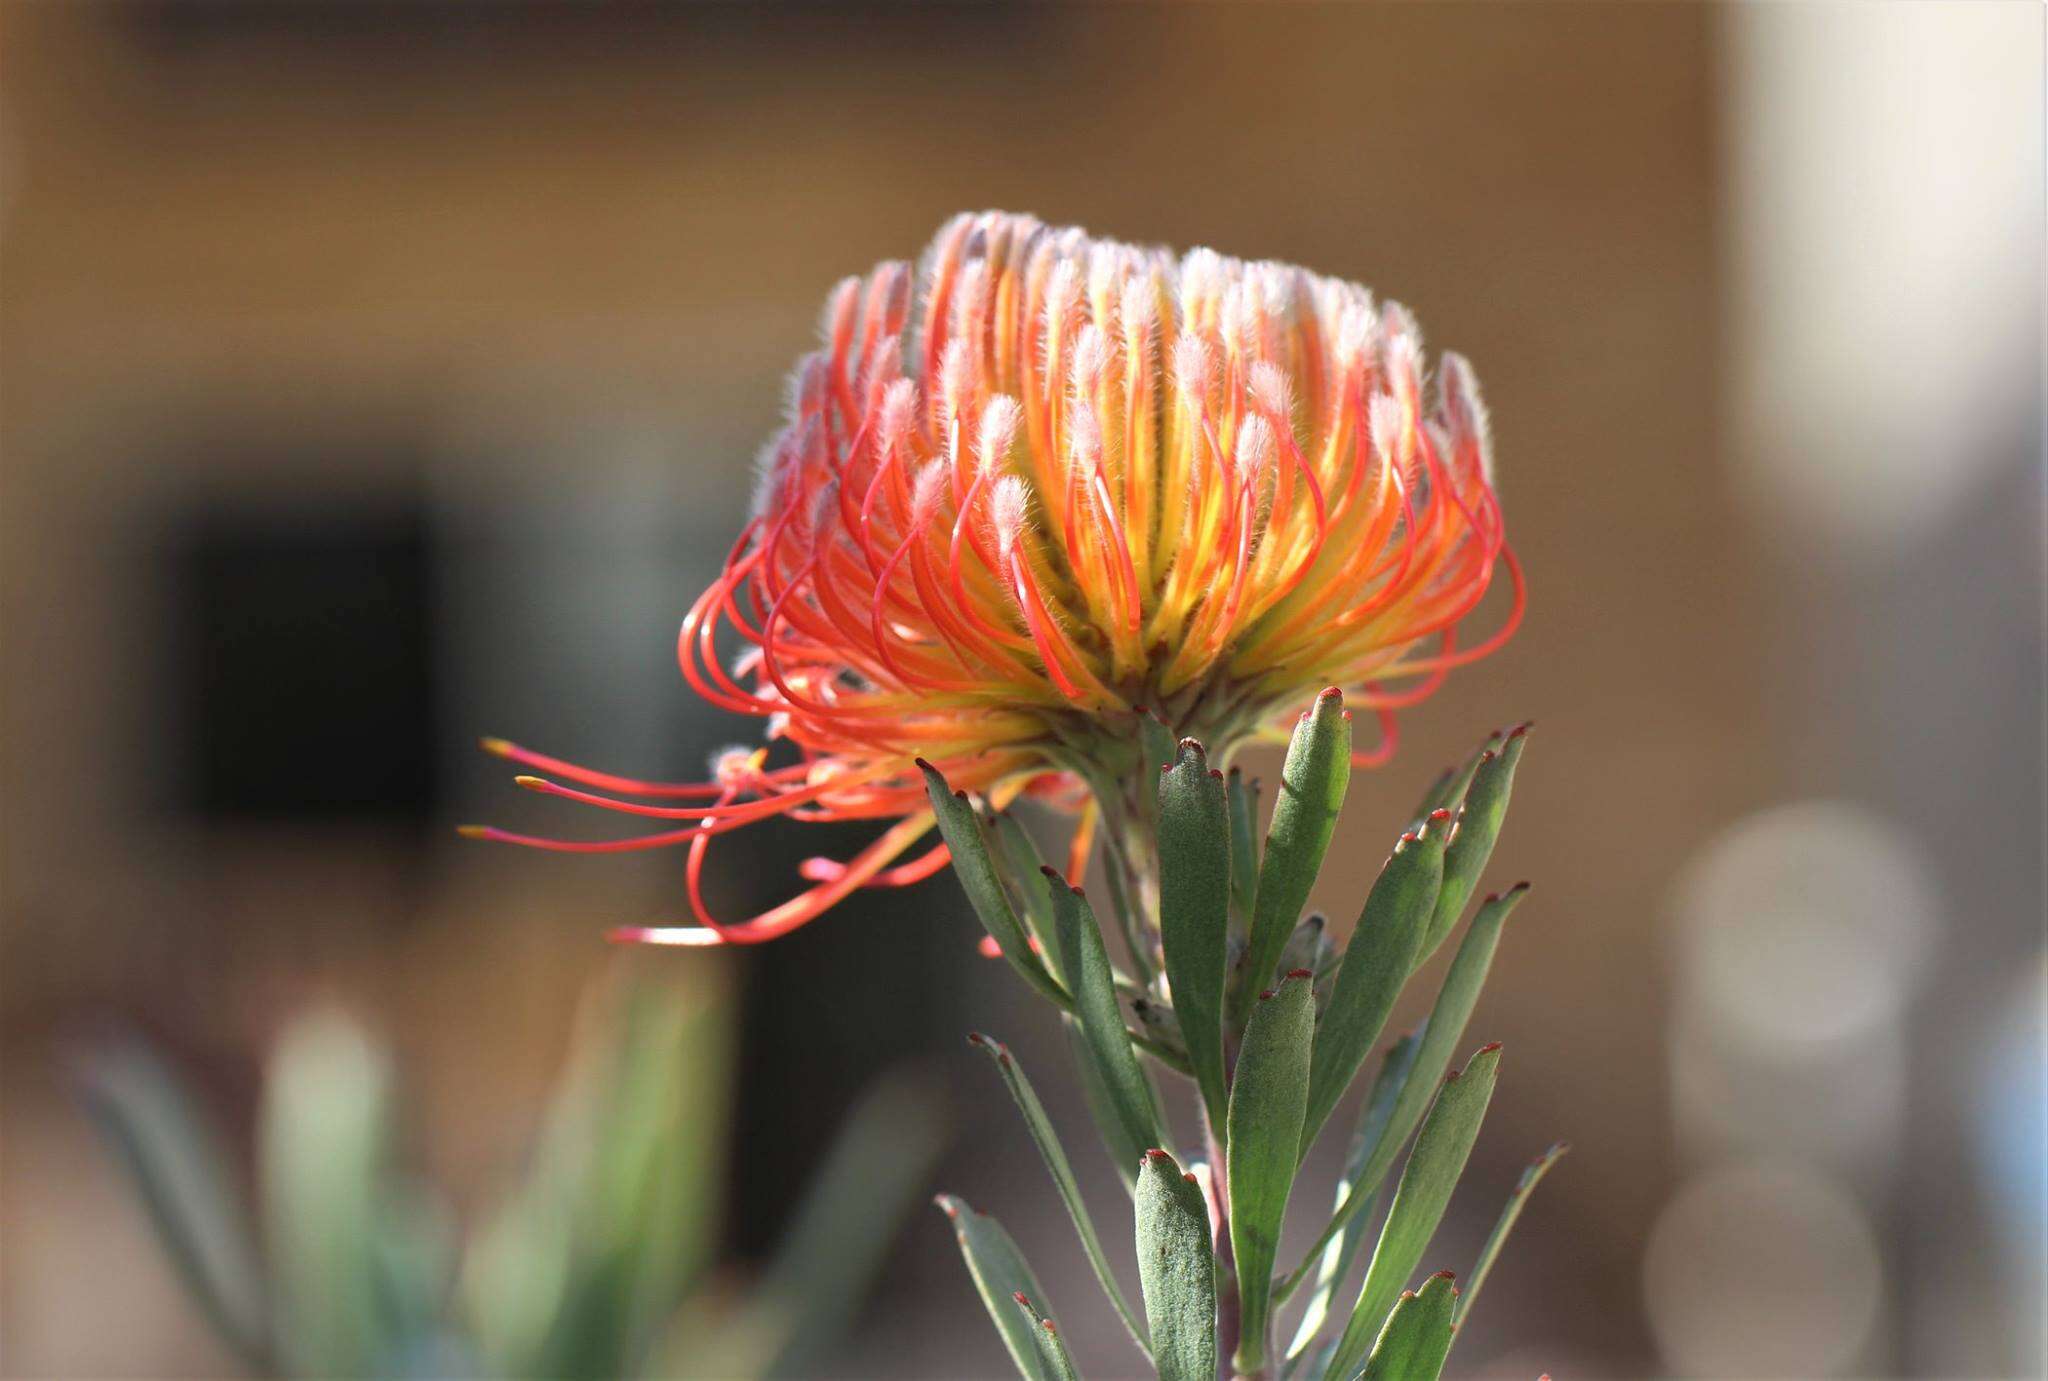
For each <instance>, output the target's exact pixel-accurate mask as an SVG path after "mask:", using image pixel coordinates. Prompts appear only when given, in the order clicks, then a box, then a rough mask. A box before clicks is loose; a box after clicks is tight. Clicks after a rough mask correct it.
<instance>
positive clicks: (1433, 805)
mask: <svg viewBox="0 0 2048 1381" xmlns="http://www.w3.org/2000/svg"><path fill="white" fill-rule="evenodd" d="M1500 741H1501V731H1500V730H1498V729H1495V730H1494V731H1493V732H1492V733H1490V734H1488V735H1487V736H1486V741H1485V742H1484V743H1481V744H1480V745H1479V746H1478V747H1477V748H1474V749H1473V750H1472V751H1471V753H1470V754H1468V755H1467V756H1466V758H1465V760H1464V761H1463V762H1461V763H1459V764H1457V765H1456V766H1454V767H1446V768H1445V769H1444V770H1443V771H1441V772H1439V773H1437V777H1436V780H1435V781H1433V782H1431V783H1430V784H1429V790H1428V791H1426V792H1424V793H1423V794H1422V801H1421V804H1419V805H1417V806H1416V807H1415V813H1414V814H1413V815H1411V816H1409V817H1408V827H1409V828H1410V829H1413V828H1414V827H1415V826H1417V825H1420V824H1421V823H1422V822H1423V821H1424V820H1427V819H1428V818H1429V817H1430V816H1431V815H1432V814H1434V813H1435V812H1437V811H1439V810H1448V811H1449V812H1451V814H1453V815H1456V814H1457V813H1458V807H1459V806H1461V805H1463V804H1464V801H1465V791H1466V789H1467V788H1468V787H1470V786H1471V785H1472V774H1473V773H1474V772H1477V771H1478V770H1479V763H1480V760H1481V759H1482V758H1484V757H1485V756H1486V755H1487V754H1488V753H1498V752H1499V751H1500Z"/></svg>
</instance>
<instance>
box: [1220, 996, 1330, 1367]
mask: <svg viewBox="0 0 2048 1381" xmlns="http://www.w3.org/2000/svg"><path fill="white" fill-rule="evenodd" d="M1315 1032H1316V1012H1315V1001H1314V994H1313V991H1312V986H1311V983H1310V980H1309V976H1308V975H1307V974H1306V973H1302V974H1298V975H1297V974H1289V975H1288V976H1287V977H1286V978H1284V979H1282V980H1281V982H1280V986H1279V987H1277V988H1273V989H1270V990H1268V991H1267V992H1265V993H1262V994H1260V996H1259V997H1258V999H1257V1002H1256V1005H1255V1006H1254V1008H1253V1009H1252V1019H1251V1021H1250V1022H1248V1023H1247V1024H1246V1026H1245V1033H1244V1048H1243V1050H1242V1051H1241V1052H1240V1053H1239V1055H1238V1057H1237V1073H1236V1079H1235V1082H1234V1083H1233V1084H1232V1085H1231V1090H1230V1143H1229V1145H1230V1152H1229V1155H1228V1157H1227V1160H1228V1165H1229V1168H1228V1176H1229V1187H1230V1196H1229V1203H1230V1246H1231V1251H1232V1254H1233V1257H1234V1259H1235V1261H1236V1264H1237V1281H1238V1286H1237V1288H1238V1299H1239V1303H1240V1306H1241V1314H1240V1318H1241V1321H1242V1322H1241V1327H1240V1331H1239V1336H1238V1345H1237V1356H1236V1358H1235V1359H1234V1360H1233V1363H1232V1364H1233V1365H1234V1366H1235V1367H1236V1368H1237V1370H1238V1371H1239V1372H1240V1373H1241V1374H1243V1375H1246V1376H1250V1375H1254V1374H1256V1373H1257V1372H1258V1371H1260V1370H1261V1369H1262V1368H1263V1367H1264V1366H1265V1363H1266V1358H1265V1346H1266V1334H1267V1333H1268V1331H1269V1329H1268V1327H1267V1317H1268V1314H1269V1300H1270V1295H1271V1291H1272V1285H1273V1257H1274V1254H1275V1253H1276V1251H1277V1250H1278V1248H1279V1245H1280V1227H1281V1224H1282V1222H1283V1221H1284V1220H1285V1218H1286V1216H1287V1199H1288V1195H1289V1194H1290V1193H1292V1192H1293V1189H1294V1171H1295V1167H1296V1166H1297V1165H1298V1164H1299V1163H1300V1158H1301V1130H1302V1114H1303V1112H1304V1111H1305V1110H1306V1108H1307V1106H1308V1087H1309V1052H1310V1047H1311V1046H1312V1045H1313V1043H1314V1041H1315Z"/></svg>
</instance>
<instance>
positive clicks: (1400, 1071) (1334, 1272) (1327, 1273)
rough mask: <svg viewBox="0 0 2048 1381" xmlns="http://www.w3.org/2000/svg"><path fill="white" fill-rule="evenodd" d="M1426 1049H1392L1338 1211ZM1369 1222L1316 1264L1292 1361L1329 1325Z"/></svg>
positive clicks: (1348, 1158)
mask: <svg viewBox="0 0 2048 1381" xmlns="http://www.w3.org/2000/svg"><path fill="white" fill-rule="evenodd" d="M1421 1046H1422V1041H1421V1036H1420V1033H1419V1032H1415V1031H1410V1032H1409V1033H1408V1034H1407V1035H1405V1036H1403V1037H1401V1039H1399V1040H1397V1041H1395V1042H1394V1043H1393V1045H1392V1046H1390V1047H1388V1049H1387V1053H1386V1056H1385V1057H1384V1058H1383V1059H1382V1060H1381V1061H1380V1069H1379V1073H1378V1074H1377V1075H1376V1076H1375V1077H1374V1078H1373V1082H1372V1090H1371V1092H1369V1093H1367V1094H1366V1096H1365V1103H1364V1105H1363V1106H1362V1107H1361V1108H1360V1110H1359V1114H1358V1130H1357V1131H1356V1132H1354V1133H1353V1134H1352V1137H1351V1147H1350V1150H1349V1151H1348V1152H1347V1153H1346V1155H1345V1157H1344V1173H1343V1175H1342V1176H1341V1177H1340V1178H1339V1179H1338V1181H1337V1202H1336V1206H1335V1207H1336V1209H1342V1208H1343V1207H1344V1202H1345V1199H1346V1198H1347V1197H1348V1196H1349V1195H1350V1193H1351V1191H1352V1190H1353V1189H1354V1188H1355V1187H1356V1186H1357V1185H1358V1183H1359V1181H1360V1180H1361V1179H1362V1178H1364V1175H1365V1169H1366V1165H1367V1164H1368V1163H1369V1162H1370V1160H1371V1159H1372V1155H1373V1152H1374V1151H1375V1150H1377V1149H1378V1147H1379V1145H1380V1142H1381V1141H1383V1140H1384V1139H1385V1137H1386V1135H1387V1129H1388V1125H1389V1124H1390V1123H1391V1122H1392V1121H1393V1117H1394V1102H1395V1100H1396V1099H1397V1098H1399V1097H1400V1094H1401V1089H1402V1088H1403V1087H1404V1086H1405V1085H1406V1083H1407V1081H1408V1071H1409V1070H1410V1069H1412V1068H1414V1066H1415V1054H1416V1052H1417V1051H1418V1050H1419V1049H1420V1048H1421ZM1365 1221H1366V1220H1365V1215H1363V1214H1354V1215H1353V1216H1352V1217H1351V1218H1350V1219H1348V1220H1347V1221H1346V1222H1345V1223H1344V1225H1343V1228H1342V1230H1341V1231H1339V1232H1338V1234H1337V1236H1336V1237H1335V1238H1334V1239H1333V1240H1332V1241H1331V1242H1330V1244H1329V1245H1328V1246H1326V1247H1324V1248H1323V1252H1322V1256H1321V1258H1320V1259H1317V1261H1316V1288H1315V1292H1314V1293H1313V1294H1311V1295H1310V1296H1309V1300H1308V1308H1307V1309H1306V1310H1304V1311H1303V1313H1302V1316H1301V1321H1300V1323H1299V1324H1298V1325H1297V1326H1296V1328H1295V1330H1294V1341H1293V1342H1291V1343H1289V1344H1288V1346H1287V1355H1288V1356H1289V1357H1298V1356H1300V1355H1301V1354H1302V1353H1303V1352H1304V1351H1305V1350H1306V1349H1307V1348H1308V1345H1309V1344H1310V1343H1311V1342H1313V1341H1314V1340H1315V1336H1316V1334H1318V1333H1320V1332H1322V1328H1323V1324H1324V1322H1325V1321H1326V1320H1328V1318H1329V1317H1330V1305H1331V1303H1332V1301H1333V1300H1334V1299H1335V1298H1336V1294H1337V1288H1338V1286H1340V1285H1342V1284H1343V1282H1344V1279H1345V1277H1347V1276H1349V1275H1350V1274H1351V1265H1352V1262H1353V1261H1354V1260H1356V1259H1357V1256H1358V1248H1359V1245H1360V1243H1362V1242H1363V1241H1364V1240H1365Z"/></svg>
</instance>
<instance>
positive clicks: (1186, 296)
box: [1180, 247, 1223, 307]
mask: <svg viewBox="0 0 2048 1381" xmlns="http://www.w3.org/2000/svg"><path fill="white" fill-rule="evenodd" d="M1222 286H1223V256H1222V255H1220V254H1218V253H1217V252H1216V251H1215V250H1213V249H1205V248H1201V247H1197V248H1195V249H1191V250H1189V251H1188V252H1187V253H1186V254H1184V255H1182V256H1181V261H1180V300H1181V302H1182V304H1183V306H1187V307H1192V306H1198V305H1200V304H1202V303H1204V302H1206V301H1207V300H1208V299H1209V298H1211V297H1213V296H1214V295H1215V294H1216V293H1217V292H1218V291H1219V290H1220V289H1221V288H1222Z"/></svg>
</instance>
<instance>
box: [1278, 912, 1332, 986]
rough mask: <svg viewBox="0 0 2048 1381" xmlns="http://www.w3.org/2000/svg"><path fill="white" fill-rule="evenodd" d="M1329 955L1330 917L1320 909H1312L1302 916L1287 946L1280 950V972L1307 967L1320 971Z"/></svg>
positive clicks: (1290, 971) (1314, 971)
mask: <svg viewBox="0 0 2048 1381" xmlns="http://www.w3.org/2000/svg"><path fill="white" fill-rule="evenodd" d="M1329 957H1330V920H1329V917H1327V916H1325V915H1324V914H1323V913H1322V912H1320V911H1311V912H1309V913H1308V915H1306V916H1304V917H1302V920H1301V924H1300V925H1298V926H1296V927H1295V928H1294V933H1293V934H1292V935H1290V936H1288V937H1287V948H1286V949H1283V950H1281V951H1280V972H1282V973H1292V972H1294V971H1295V970H1296V969H1307V970H1308V971H1309V972H1311V973H1320V972H1322V967H1323V963H1324V961H1325V960H1327V959H1328V958H1329Z"/></svg>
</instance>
